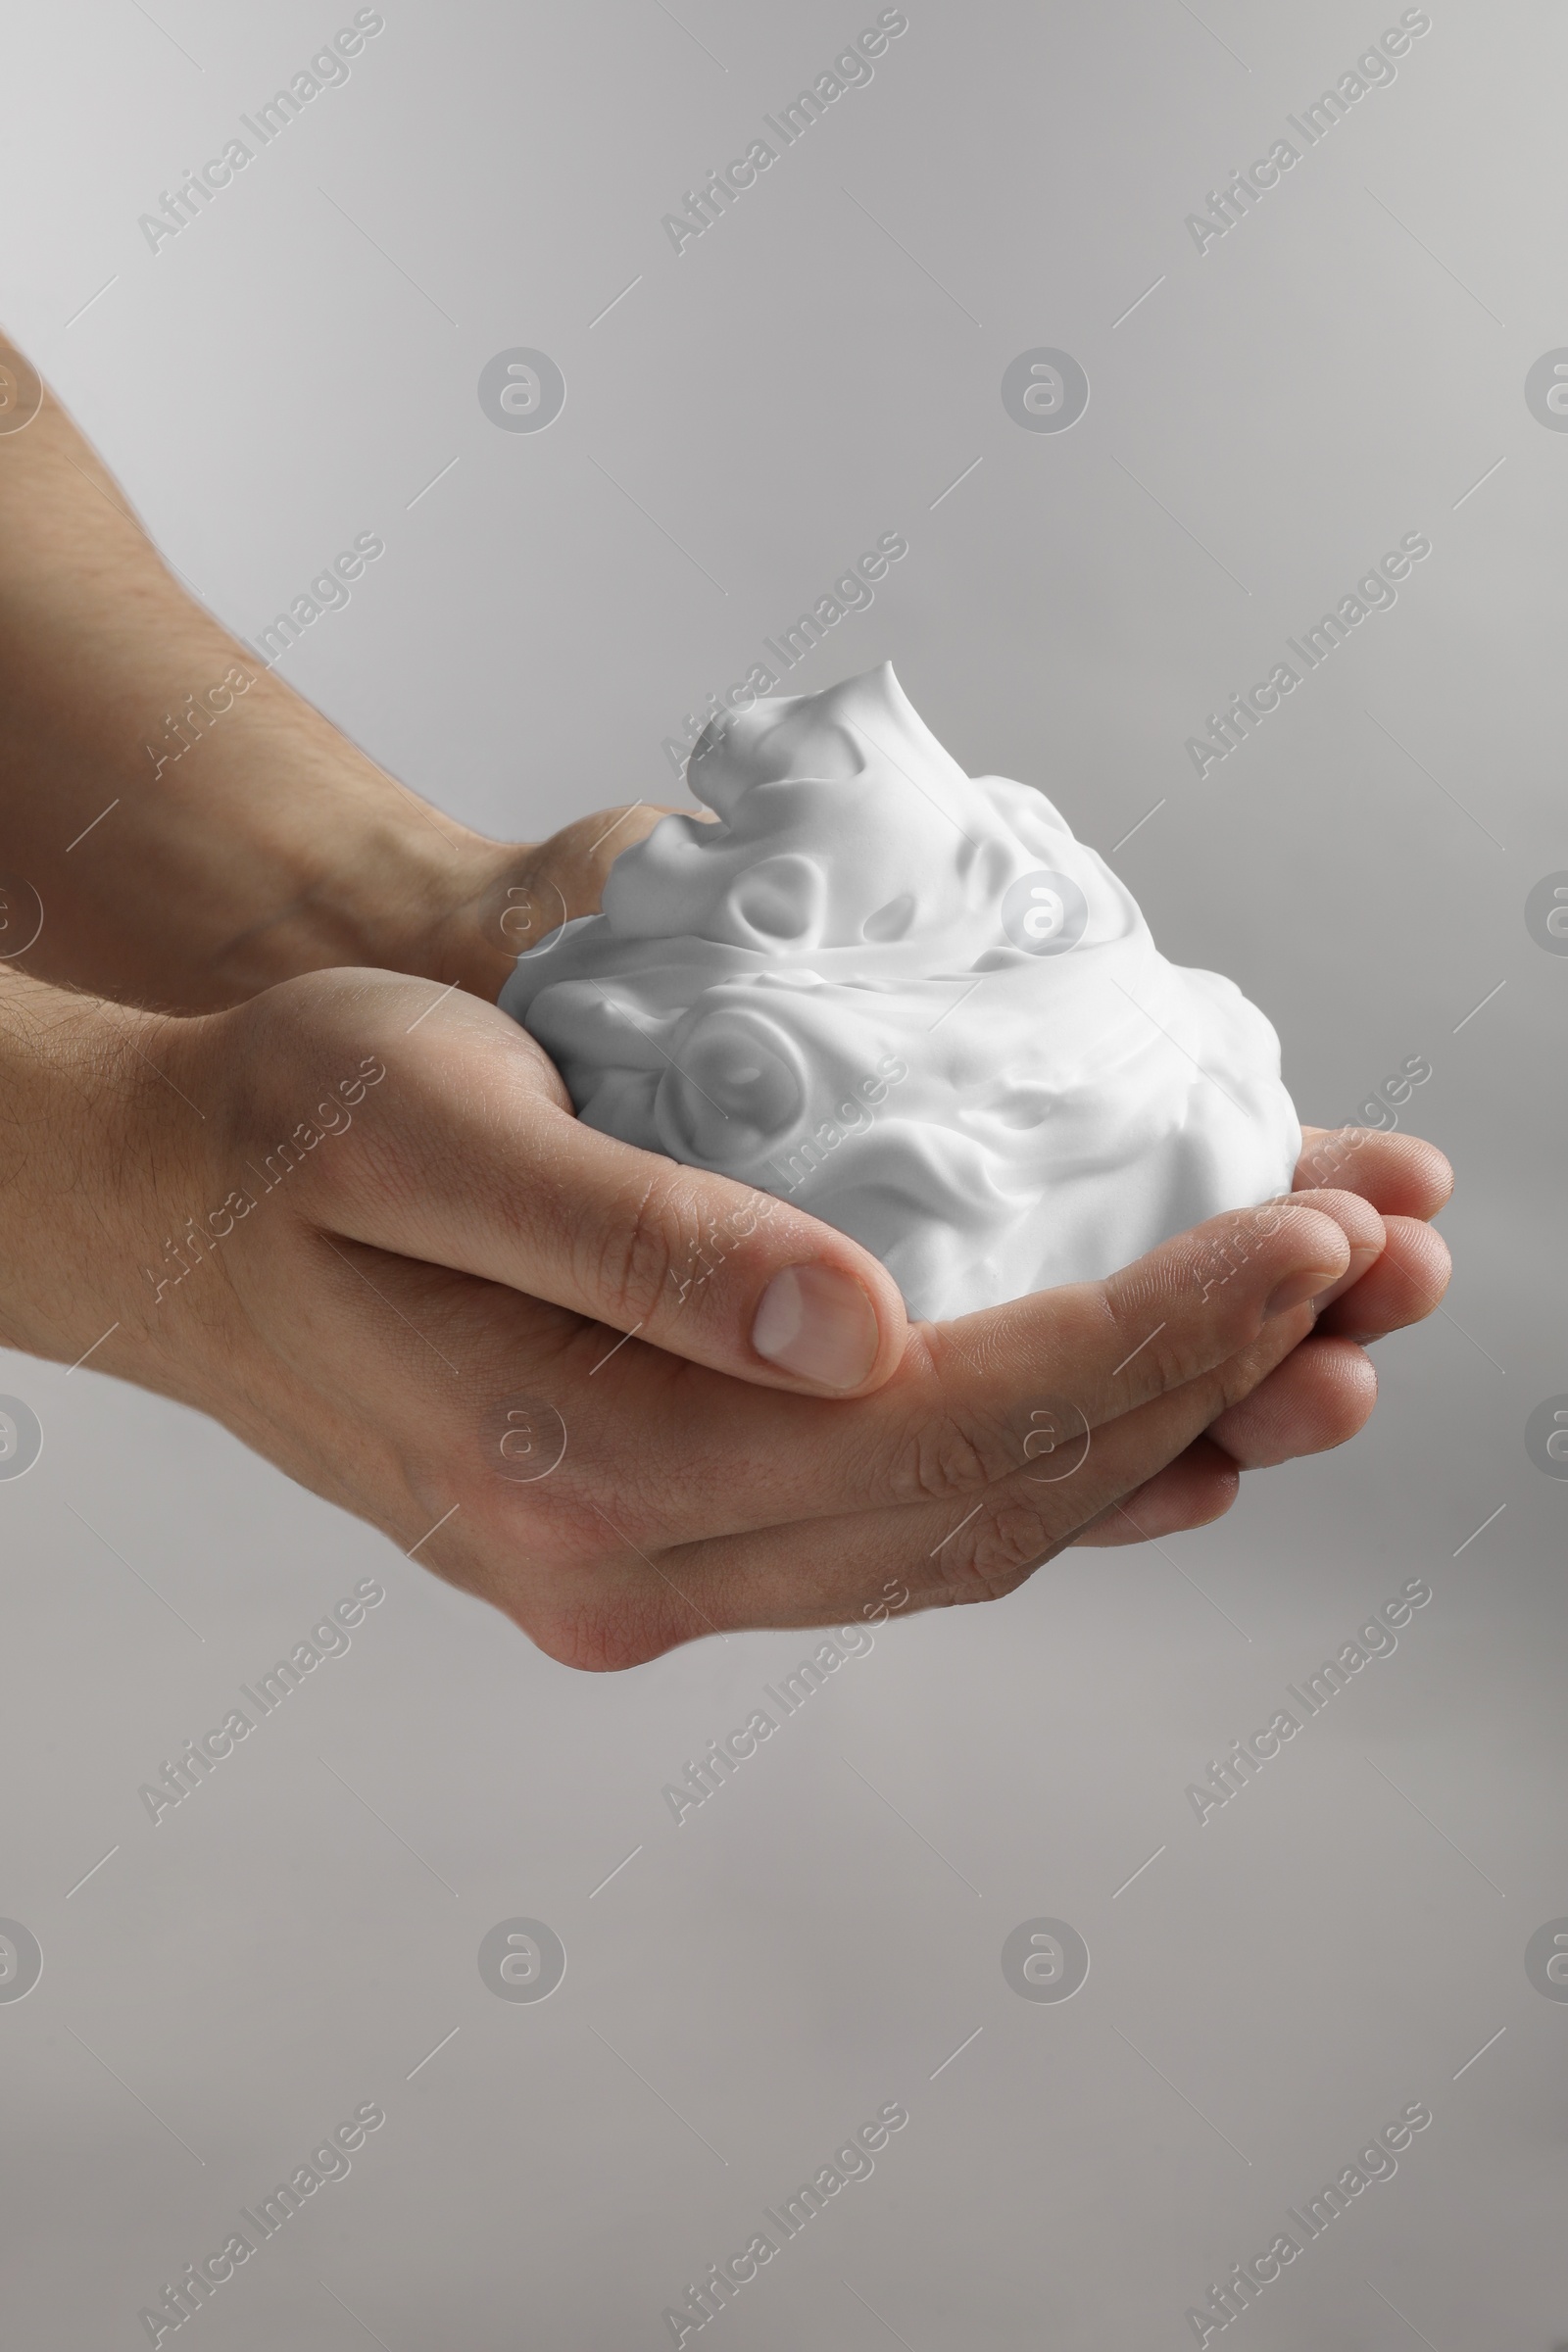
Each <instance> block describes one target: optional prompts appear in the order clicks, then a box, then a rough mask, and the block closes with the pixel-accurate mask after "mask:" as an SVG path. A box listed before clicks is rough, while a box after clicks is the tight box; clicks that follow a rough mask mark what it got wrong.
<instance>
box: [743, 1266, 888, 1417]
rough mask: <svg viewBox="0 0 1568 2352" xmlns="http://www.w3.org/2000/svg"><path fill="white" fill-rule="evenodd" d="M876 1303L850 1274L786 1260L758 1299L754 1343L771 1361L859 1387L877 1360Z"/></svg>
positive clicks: (834, 1384) (835, 1385)
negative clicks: (787, 1262) (779, 1272)
mask: <svg viewBox="0 0 1568 2352" xmlns="http://www.w3.org/2000/svg"><path fill="white" fill-rule="evenodd" d="M880 1339H881V1332H880V1328H879V1326H878V1323H877V1319H876V1309H875V1307H874V1306H873V1305H872V1304H871V1301H870V1299H868V1298H867V1297H866V1294H865V1293H864V1291H862V1290H861V1288H860V1286H859V1284H858V1282H857V1281H855V1279H854V1278H853V1276H851V1275H849V1274H840V1273H839V1272H838V1271H837V1270H836V1268H834V1267H832V1266H816V1265H808V1266H786V1267H785V1268H784V1270H783V1272H782V1273H781V1274H775V1275H774V1277H773V1279H772V1281H771V1282H770V1283H769V1284H768V1286H767V1288H766V1290H765V1291H764V1292H763V1293H762V1296H761V1299H760V1301H759V1302H758V1308H757V1319H756V1321H755V1322H754V1323H753V1325H752V1346H753V1347H754V1348H756V1349H757V1352H758V1354H759V1355H760V1356H764V1357H765V1358H766V1360H767V1361H768V1363H770V1364H777V1365H778V1366H779V1368H780V1370H781V1371H784V1372H794V1373H796V1374H798V1375H799V1377H800V1378H801V1379H802V1380H814V1381H816V1382H818V1383H820V1385H821V1386H822V1387H823V1388H825V1389H858V1387H859V1385H860V1383H861V1381H862V1380H864V1378H865V1377H866V1374H867V1373H868V1372H869V1371H870V1369H871V1366H872V1365H873V1364H874V1363H875V1361H876V1352H877V1348H878V1345H879V1343H880Z"/></svg>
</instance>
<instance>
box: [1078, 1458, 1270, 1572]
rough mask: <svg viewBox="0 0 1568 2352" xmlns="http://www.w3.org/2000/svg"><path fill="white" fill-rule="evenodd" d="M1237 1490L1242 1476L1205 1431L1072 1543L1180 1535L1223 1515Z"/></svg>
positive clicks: (1154, 1539) (1096, 1543) (1145, 1541)
mask: <svg viewBox="0 0 1568 2352" xmlns="http://www.w3.org/2000/svg"><path fill="white" fill-rule="evenodd" d="M1241 1491H1242V1475H1241V1472H1240V1470H1238V1468H1237V1466H1236V1464H1235V1462H1234V1461H1233V1460H1232V1458H1231V1456H1230V1455H1229V1454H1228V1453H1226V1452H1224V1451H1223V1450H1222V1449H1221V1447H1219V1446H1216V1445H1214V1444H1213V1443H1212V1441H1211V1440H1210V1439H1209V1438H1207V1437H1206V1436H1205V1437H1201V1438H1195V1439H1194V1440H1193V1443H1192V1444H1191V1446H1188V1447H1187V1448H1186V1450H1185V1452H1182V1453H1179V1454H1178V1455H1177V1456H1176V1459H1175V1460H1174V1461H1173V1462H1167V1463H1166V1464H1165V1467H1164V1469H1163V1470H1156V1471H1155V1473H1154V1475H1153V1477H1152V1478H1149V1479H1146V1480H1145V1481H1144V1483H1143V1485H1142V1486H1141V1487H1134V1488H1133V1490H1132V1492H1131V1494H1129V1495H1125V1496H1124V1497H1123V1498H1122V1500H1121V1501H1120V1502H1116V1503H1112V1505H1111V1507H1110V1508H1109V1510H1107V1511H1103V1512H1102V1513H1101V1515H1100V1517H1099V1518H1098V1519H1096V1520H1094V1521H1092V1522H1091V1524H1090V1525H1089V1526H1088V1527H1086V1528H1084V1529H1082V1530H1081V1531H1080V1533H1079V1534H1078V1535H1076V1536H1075V1537H1074V1538H1073V1543H1074V1544H1075V1545H1079V1544H1081V1545H1084V1546H1086V1547H1087V1546H1091V1545H1093V1546H1099V1547H1105V1548H1108V1547H1109V1546H1111V1545H1114V1544H1151V1543H1157V1542H1158V1541H1159V1539H1160V1537H1161V1536H1179V1535H1183V1534H1185V1533H1186V1532H1187V1531H1188V1530H1189V1529H1191V1528H1195V1527H1207V1526H1209V1525H1210V1523H1211V1522H1212V1521H1213V1520H1215V1519H1223V1517H1224V1516H1225V1513H1226V1512H1227V1511H1228V1510H1229V1509H1230V1507H1231V1504H1232V1503H1233V1502H1234V1501H1235V1500H1236V1497H1237V1495H1239V1494H1240V1493H1241Z"/></svg>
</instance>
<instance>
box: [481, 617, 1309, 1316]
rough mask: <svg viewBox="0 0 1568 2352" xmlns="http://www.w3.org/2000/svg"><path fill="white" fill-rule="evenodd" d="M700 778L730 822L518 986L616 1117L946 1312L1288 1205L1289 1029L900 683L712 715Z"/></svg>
mask: <svg viewBox="0 0 1568 2352" xmlns="http://www.w3.org/2000/svg"><path fill="white" fill-rule="evenodd" d="M689 777H690V782H691V785H692V789H693V791H694V793H695V794H696V796H697V798H698V799H700V800H701V801H702V802H703V803H704V804H705V805H706V806H707V807H708V808H709V809H711V810H712V811H713V813H714V816H715V817H716V819H717V821H716V822H713V821H711V820H708V819H704V818H700V817H695V816H668V817H665V818H664V819H663V820H662V823H660V824H659V825H657V826H656V827H655V829H654V831H653V832H652V833H651V834H650V835H649V836H648V838H647V840H646V841H643V842H640V843H638V844H637V846H636V847H635V848H633V849H630V850H628V851H626V853H625V854H624V856H623V857H621V858H617V859H616V861H615V863H614V865H613V868H612V869H611V873H610V878H609V880H608V882H607V884H606V887H605V894H604V912H603V913H602V914H598V915H588V916H584V917H582V918H580V919H578V920H576V921H573V922H568V923H566V924H564V925H563V926H562V927H561V929H560V930H558V931H556V932H555V933H553V934H552V935H551V937H550V939H549V940H547V941H546V942H544V943H543V944H542V945H541V946H540V947H538V948H536V949H535V950H533V951H532V953H531V954H529V955H526V956H521V957H519V959H518V961H517V965H516V969H515V972H514V974H513V976H512V977H511V978H510V979H509V980H508V982H507V985H506V987H505V988H504V989H503V991H502V993H501V998H500V1003H501V1005H502V1009H503V1010H504V1011H506V1012H509V1013H511V1014H512V1015H513V1016H514V1017H515V1019H517V1020H518V1021H521V1022H523V1023H524V1024H525V1025H526V1026H527V1028H528V1029H529V1030H531V1032H532V1033H533V1035H534V1036H535V1037H536V1038H537V1039H538V1040H539V1042H540V1044H541V1045H543V1046H544V1047H545V1049H546V1050H547V1052H548V1053H550V1054H552V1056H553V1057H554V1059H555V1060H556V1062H557V1064H558V1065H559V1067H560V1069H561V1071H562V1074H563V1076H564V1080H565V1083H566V1086H567V1088H568V1089H569V1091H570V1094H571V1099H572V1101H573V1103H575V1104H576V1106H577V1110H578V1113H579V1115H580V1116H581V1117H582V1118H583V1119H584V1120H585V1121H586V1123H587V1124H588V1125H589V1126H592V1127H598V1128H601V1129H603V1130H604V1131H605V1132H606V1133H608V1134H611V1135H615V1136H618V1137H620V1138H621V1139H622V1141H624V1142H626V1143H629V1144H636V1145H640V1146H641V1147H642V1148H643V1149H645V1150H647V1151H651V1152H664V1153H666V1154H667V1155H668V1156H670V1157H671V1158H674V1159H679V1160H683V1161H686V1162H688V1163H689V1164H691V1165H694V1166H697V1167H703V1168H709V1169H713V1170H716V1171H718V1172H720V1173H722V1174H724V1175H728V1176H733V1177H736V1178H737V1179H739V1180H740V1181H742V1182H744V1183H747V1184H752V1185H755V1186H757V1187H759V1188H760V1189H761V1190H763V1191H766V1192H770V1193H776V1194H779V1195H781V1196H785V1197H788V1198H790V1199H793V1200H795V1201H798V1202H799V1204H800V1205H801V1206H802V1207H804V1208H807V1209H809V1211H810V1212H811V1214H812V1215H814V1216H818V1217H821V1218H823V1219H824V1220H825V1221H826V1222H827V1223H828V1224H830V1225H835V1226H837V1227H838V1228H839V1229H840V1230H841V1231H842V1232H845V1233H848V1234H851V1235H853V1236H854V1238H855V1239H856V1240H857V1241H858V1242H861V1243H863V1244H864V1246H865V1247H866V1248H867V1249H868V1250H872V1251H873V1252H874V1254H875V1255H876V1256H877V1257H879V1258H881V1259H882V1261H883V1263H884V1264H885V1265H886V1266H887V1267H888V1268H889V1270H890V1272H891V1273H892V1274H893V1275H894V1277H895V1279H896V1280H897V1281H898V1283H899V1285H900V1287H901V1288H902V1290H903V1292H904V1295H905V1298H906V1299H907V1301H908V1305H909V1308H910V1311H911V1313H914V1314H918V1315H929V1316H934V1317H938V1318H946V1317H949V1316H953V1315H958V1314H964V1313H967V1312H969V1311H970V1310H971V1309H973V1308H976V1307H982V1306H991V1305H996V1304H998V1303H1000V1302H1001V1301H1002V1300H1004V1299H1013V1298H1017V1297H1020V1296H1021V1295H1022V1294H1024V1293H1025V1292H1028V1291H1034V1290H1040V1289H1044V1288H1046V1287H1047V1286H1049V1285H1051V1284H1054V1283H1060V1282H1075V1281H1083V1280H1088V1279H1092V1278H1095V1277H1098V1276H1101V1275H1103V1274H1107V1273H1109V1272H1110V1271H1112V1269H1113V1268H1115V1267H1116V1266H1119V1265H1124V1264H1126V1263H1127V1262H1128V1261H1129V1260H1130V1259H1132V1258H1135V1257H1138V1256H1141V1255H1142V1253H1143V1252H1144V1251H1145V1250H1149V1249H1152V1247H1153V1246H1154V1244H1155V1243H1156V1242H1159V1241H1162V1240H1164V1239H1165V1238H1166V1237H1167V1236H1168V1235H1170V1234H1173V1233H1178V1232H1180V1231H1181V1230H1182V1229H1183V1228H1184V1227H1185V1226H1188V1225H1191V1224H1194V1223H1197V1222H1198V1221H1199V1220H1200V1219H1201V1218H1203V1217H1207V1216H1212V1215H1215V1214H1217V1213H1218V1212H1219V1211H1220V1210H1222V1209H1226V1208H1238V1207H1242V1206H1245V1205H1248V1204H1249V1203H1250V1202H1253V1201H1262V1200H1266V1199H1268V1198H1269V1197H1270V1196H1271V1195H1273V1194H1275V1193H1277V1192H1281V1191H1283V1190H1285V1189H1286V1188H1288V1186H1289V1184H1290V1181H1291V1171H1292V1168H1293V1167H1294V1164H1295V1161H1296V1156H1297V1153H1298V1152H1299V1148H1300V1129H1299V1125H1298V1123H1297V1119H1296V1114H1295V1111H1294V1110H1293V1108H1292V1105H1291V1101H1290V1098H1289V1096H1288V1095H1287V1094H1286V1092H1285V1089H1284V1087H1283V1085H1282V1084H1281V1082H1280V1055H1279V1041H1278V1039H1277V1037H1276V1036H1275V1034H1274V1031H1273V1029H1272V1027H1271V1026H1270V1024H1269V1022H1268V1021H1267V1020H1266V1019H1265V1018H1264V1016H1263V1014H1262V1013H1261V1012H1259V1011H1258V1010H1257V1008H1256V1007H1255V1006H1254V1005H1250V1004H1249V1003H1248V1001H1247V999H1246V998H1245V997H1244V996H1243V995H1242V993H1241V991H1240V990H1239V989H1238V988H1237V987H1236V986H1235V984H1234V982H1232V981H1230V980H1227V979H1224V978H1222V977H1221V976H1220V975H1219V974H1218V973H1214V972H1201V971H1187V970H1182V969H1180V968H1178V967H1177V966H1176V965H1174V964H1171V963H1168V962H1167V961H1166V960H1165V958H1164V957H1163V956H1161V955H1160V954H1159V952H1158V950H1157V949H1156V948H1155V946H1154V943H1153V940H1152V938H1151V936H1150V932H1149V927H1148V925H1147V923H1146V922H1145V921H1144V918H1143V916H1142V914H1141V913H1140V912H1139V909H1138V907H1137V905H1136V904H1135V902H1134V900H1133V898H1132V896H1131V894H1130V893H1129V892H1128V891H1127V890H1126V889H1125V887H1124V886H1123V885H1122V883H1120V882H1119V881H1118V880H1117V878H1116V876H1115V875H1114V874H1113V873H1111V871H1110V869H1109V867H1108V866H1106V865H1105V863H1104V862H1103V859H1102V858H1100V857H1098V856H1097V854H1096V853H1095V852H1094V851H1093V850H1091V849H1088V848H1086V847H1085V845H1084V844H1083V843H1082V842H1079V841H1075V840H1074V838H1073V836H1072V833H1071V831H1070V830H1069V828H1068V826H1067V825H1066V823H1065V822H1064V820H1063V819H1062V818H1061V816H1060V815H1059V814H1058V813H1057V811H1056V810H1055V809H1054V808H1053V807H1052V805H1051V803H1050V802H1049V801H1048V800H1046V799H1045V798H1044V796H1043V795H1042V794H1040V793H1039V792H1036V791H1035V790H1033V789H1032V788H1031V787H1029V786H1027V785H1023V784H1014V783H1010V782H1008V781H1007V780H1006V778H1005V777H1001V776H977V777H969V776H966V775H965V774H964V773H963V771H962V769H961V768H960V767H959V766H958V765H957V763H956V761H955V760H953V759H951V758H950V756H949V755H948V753H947V752H945V751H944V750H943V748H942V746H941V744H939V743H938V742H937V740H936V738H935V736H934V735H933V734H932V733H931V732H930V730H929V728H927V727H926V726H925V725H924V723H923V722H922V720H921V719H920V718H919V716H918V715H917V713H916V712H915V711H914V710H913V709H912V707H911V706H910V704H909V703H908V701H907V698H906V696H905V694H904V691H903V689H902V688H901V687H900V685H899V683H898V680H897V679H896V678H895V676H894V674H893V670H892V667H891V665H889V664H887V663H884V664H883V666H882V667H881V668H880V669H876V670H871V671H869V672H867V674H866V675H865V676H863V677H858V678H849V679H846V680H845V681H843V682H842V683H841V684H839V685H837V686H831V687H829V688H828V689H827V690H826V691H825V692H824V693H821V694H814V695H796V696H790V697H778V698H773V699H768V700H765V701H762V702H760V703H758V704H757V705H756V706H755V707H754V708H753V709H752V710H750V711H744V712H742V713H740V714H738V715H737V716H735V717H733V718H730V719H728V720H726V721H724V722H723V723H722V724H721V725H715V726H713V727H711V728H710V729H709V730H708V732H707V733H706V734H705V735H704V736H703V737H702V739H701V740H700V742H699V743H698V745H697V748H696V750H695V752H694V753H693V755H692V759H691V763H690V768H689Z"/></svg>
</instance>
